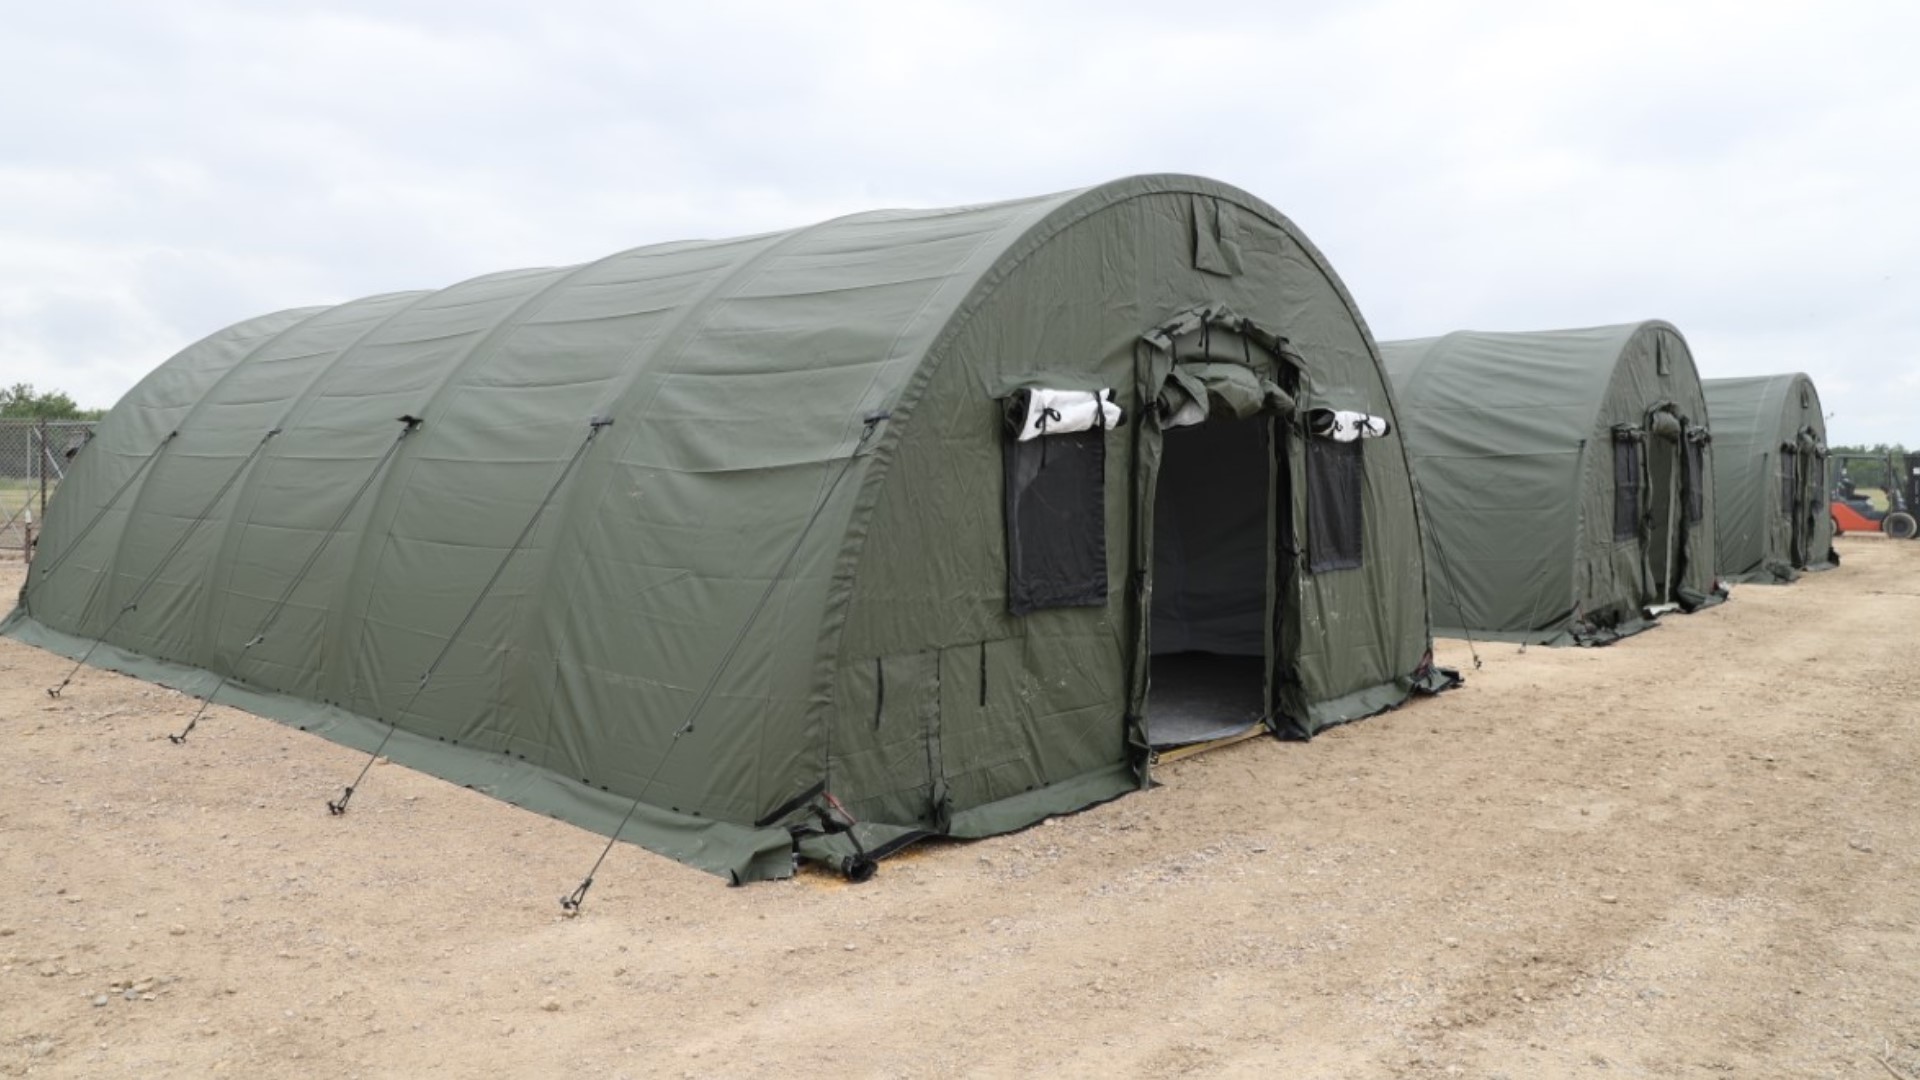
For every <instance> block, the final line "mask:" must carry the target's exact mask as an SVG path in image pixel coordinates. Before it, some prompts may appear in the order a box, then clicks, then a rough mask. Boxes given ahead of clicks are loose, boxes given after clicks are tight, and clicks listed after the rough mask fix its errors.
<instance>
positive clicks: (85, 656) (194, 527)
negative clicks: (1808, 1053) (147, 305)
mask: <svg viewBox="0 0 1920 1080" xmlns="http://www.w3.org/2000/svg"><path fill="white" fill-rule="evenodd" d="M278 434H280V429H279V428H274V429H273V430H271V431H269V432H267V433H266V434H265V435H262V436H261V437H260V441H259V442H257V443H255V444H254V445H253V449H252V450H251V451H249V452H248V454H247V456H246V457H244V458H242V459H241V460H240V464H239V466H238V467H237V468H235V469H234V470H233V474H232V475H230V476H228V477H227V482H226V483H224V484H221V485H220V490H218V491H216V492H214V493H213V498H211V499H208V500H207V505H206V506H204V507H202V508H201V510H200V513H199V515H198V516H196V517H195V518H194V519H193V520H192V521H191V522H188V523H187V527H186V530H185V531H184V532H182V533H181V534H180V538H179V539H177V540H175V541H174V542H173V546H172V547H170V548H168V549H167V553H166V554H165V555H162V556H161V557H160V561H159V562H157V563H155V564H154V566H153V569H152V570H151V571H150V572H148V574H147V577H146V580H144V581H142V582H141V583H140V587H139V588H138V589H135V590H134V593H133V599H131V600H129V601H127V604H126V606H125V607H123V608H121V609H120V612H119V614H117V615H115V616H114V617H113V621H112V622H110V623H108V624H107V628H106V629H105V630H102V631H100V633H99V635H98V636H96V637H95V638H94V639H93V642H92V643H91V644H89V645H88V646H87V651H86V652H84V653H82V654H81V655H80V659H79V660H77V661H75V662H74V665H73V670H72V671H69V672H67V677H66V678H64V679H61V680H60V685H59V686H49V687H47V696H48V697H55V698H57V697H59V696H60V691H62V690H65V689H66V688H67V686H68V684H70V683H72V682H73V677H74V676H75V675H78V674H79V673H80V669H81V668H82V667H85V666H86V663H87V661H88V660H90V659H92V658H93V650H95V649H97V648H99V647H100V643H101V642H102V641H105V640H106V639H107V638H109V637H111V636H113V631H114V628H115V627H117V626H119V625H120V620H121V619H124V618H126V617H127V613H128V612H130V611H132V610H134V609H135V608H138V607H139V606H140V598H141V597H143V596H145V595H147V590H148V589H150V588H152V587H153V583H154V582H156V581H158V580H160V572H161V571H162V570H165V569H166V568H167V564H168V563H170V562H172V561H173V557H174V556H175V555H178V554H180V549H181V548H184V547H186V546H187V541H188V540H190V539H192V538H193V534H194V533H195V532H198V531H199V529H200V525H201V523H202V522H204V521H206V520H207V517H208V516H209V515H211V514H212V513H213V509H214V507H216V506H219V505H220V500H222V499H224V498H226V497H227V492H228V491H229V490H231V489H232V488H233V485H234V482H235V481H237V480H239V479H240V475H241V474H242V473H244V472H246V471H247V466H249V465H251V464H253V459H254V458H257V457H259V456H260V451H262V450H264V449H266V447H267V443H269V442H271V441H272V440H273V437H274V436H275V435H278ZM168 438H169V439H171V438H172V436H171V435H169V436H168ZM158 452H159V451H157V450H156V451H155V453H158ZM149 460H151V459H149ZM116 497H118V496H117V493H116Z"/></svg>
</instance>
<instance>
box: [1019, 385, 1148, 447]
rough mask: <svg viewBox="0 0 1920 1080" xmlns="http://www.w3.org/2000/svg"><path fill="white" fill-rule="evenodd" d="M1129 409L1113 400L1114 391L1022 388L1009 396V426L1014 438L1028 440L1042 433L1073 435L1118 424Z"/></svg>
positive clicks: (1122, 420)
mask: <svg viewBox="0 0 1920 1080" xmlns="http://www.w3.org/2000/svg"><path fill="white" fill-rule="evenodd" d="M1126 415H1127V414H1126V410H1124V409H1122V408H1121V407H1120V406H1119V404H1118V403H1117V402H1115V401H1114V400H1113V391H1112V390H1110V389H1104V388H1103V389H1100V390H1048V389H1044V388H1040V387H1035V388H1032V389H1027V390H1021V391H1019V392H1018V393H1016V394H1014V395H1012V396H1011V397H1009V398H1008V399H1007V426H1008V427H1009V428H1011V429H1012V430H1013V433H1014V441H1016V442H1029V441H1031V440H1034V439H1037V438H1039V437H1041V436H1042V435H1070V434H1072V433H1074V432H1076V431H1089V430H1091V429H1093V428H1096V427H1098V428H1109V429H1110V428H1117V427H1119V426H1120V425H1121V423H1122V422H1124V421H1125V420H1126Z"/></svg>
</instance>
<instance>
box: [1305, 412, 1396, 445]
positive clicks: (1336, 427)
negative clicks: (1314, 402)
mask: <svg viewBox="0 0 1920 1080" xmlns="http://www.w3.org/2000/svg"><path fill="white" fill-rule="evenodd" d="M1307 430H1308V431H1310V432H1312V433H1313V434H1314V435H1317V436H1319V437H1320V438H1322V439H1332V440H1333V441H1334V442H1353V441H1354V440H1355V439H1377V438H1379V437H1380V436H1382V435H1385V434H1387V433H1388V432H1390V431H1392V430H1393V425H1392V424H1390V423H1388V422H1387V418H1386V417H1384V416H1374V415H1373V414H1371V413H1363V412H1352V411H1349V410H1346V409H1311V410H1309V411H1308V412H1307Z"/></svg>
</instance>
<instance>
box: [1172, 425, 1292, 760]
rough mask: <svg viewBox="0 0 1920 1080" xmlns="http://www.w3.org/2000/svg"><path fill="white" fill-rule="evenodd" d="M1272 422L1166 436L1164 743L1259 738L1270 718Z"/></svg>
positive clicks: (1188, 429) (1185, 429)
mask: <svg viewBox="0 0 1920 1080" xmlns="http://www.w3.org/2000/svg"><path fill="white" fill-rule="evenodd" d="M1272 428H1273V421H1271V420H1270V419H1268V418H1266V417H1264V416H1255V417H1251V418H1248V419H1243V420H1221V419H1214V420H1209V421H1207V422H1205V423H1201V424H1196V425H1194V426H1191V427H1181V428H1173V429H1170V430H1168V431H1167V432H1165V434H1164V436H1163V439H1164V441H1163V443H1162V456H1161V463H1160V469H1159V476H1158V481H1157V484H1156V485H1155V492H1154V505H1153V569H1152V574H1153V594H1152V595H1153V605H1152V611H1151V615H1150V618H1151V624H1150V636H1149V638H1148V640H1149V642H1150V643H1151V655H1150V658H1149V661H1148V662H1149V678H1150V682H1149V690H1148V697H1147V705H1146V724H1147V736H1148V739H1149V741H1150V742H1151V743H1152V744H1153V746H1154V747H1155V748H1156V749H1167V748H1172V747H1180V746H1191V745H1194V744H1201V743H1210V742H1214V741H1216V740H1220V739H1226V738H1232V737H1235V736H1239V735H1244V734H1249V733H1251V732H1253V731H1255V730H1257V729H1258V728H1259V726H1260V724H1261V722H1262V721H1263V720H1264V719H1265V718H1266V715H1267V704H1266V703H1267V700H1268V690H1269V684H1268V673H1269V672H1270V671H1271V670H1272V644H1271V635H1270V634H1269V633H1268V628H1269V627H1271V626H1274V625H1276V622H1275V620H1274V618H1273V611H1272V606H1271V597H1272V594H1273V590H1272V587H1271V584H1270V582H1271V580H1272V570H1273V566H1272V561H1271V558H1270V553H1271V552H1272V551H1273V543H1272V539H1271V537H1272V530H1273V528H1274V525H1273V520H1274V515H1273V509H1274V508H1273V491H1274V464H1273V452H1272V449H1271V446H1272V443H1271V439H1272Z"/></svg>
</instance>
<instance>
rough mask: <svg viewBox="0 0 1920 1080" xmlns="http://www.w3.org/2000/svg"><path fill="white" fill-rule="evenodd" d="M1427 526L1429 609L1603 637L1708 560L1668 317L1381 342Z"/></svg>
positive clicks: (1707, 584)
mask: <svg viewBox="0 0 1920 1080" xmlns="http://www.w3.org/2000/svg"><path fill="white" fill-rule="evenodd" d="M1380 348H1381V354H1382V356H1383V358H1384V359H1385V362H1386V365H1387V371H1388V373H1389V374H1390V376H1391V377H1392V379H1393V384H1394V390H1395V392H1396V395H1397V400H1398V402H1399V405H1400V419H1401V422H1402V424H1403V425H1404V426H1405V430H1406V438H1407V452H1408V454H1409V455H1410V456H1411V457H1412V458H1413V462H1414V475H1415V478H1416V480H1417V481H1418V484H1419V487H1420V494H1421V499H1422V501H1423V511H1424V513H1425V515H1426V526H1427V533H1426V537H1427V572H1428V575H1429V577H1430V578H1431V586H1430V588H1429V593H1430V595H1431V597H1432V602H1433V605H1434V610H1433V621H1434V625H1435V626H1436V627H1437V628H1439V629H1440V630H1441V632H1447V633H1453V634H1460V633H1473V634H1478V635H1482V636H1486V637H1492V638H1497V639H1502V640H1513V641H1534V642H1546V643H1553V644H1573V643H1579V644H1604V643H1606V642H1609V641H1613V640H1615V639H1617V638H1619V637H1622V636H1624V635H1626V634H1630V633H1634V632H1636V631H1638V630H1641V629H1645V628H1646V627H1647V626H1649V625H1651V621H1652V619H1653V618H1654V617H1655V616H1656V615H1657V614H1658V613H1659V612H1660V611H1662V610H1664V609H1666V608H1667V607H1669V606H1673V605H1677V606H1679V607H1680V608H1683V609H1686V610H1692V609H1694V608H1697V607H1699V606H1702V605H1705V604H1709V603H1714V602H1717V601H1718V600H1720V599H1723V598H1724V597H1725V592H1724V590H1723V589H1722V588H1721V587H1720V586H1719V584H1718V582H1717V581H1716V580H1715V577H1714V555H1713V514H1714V495H1713V484H1712V475H1711V473H1710V471H1709V469H1708V468H1707V467H1706V459H1707V457H1708V456H1709V455H1710V453H1711V450H1710V446H1709V442H1710V439H1709V435H1708V430H1707V426H1708V412H1707V408H1706V401H1705V399H1704V398H1703V396H1702V395H1701V391H1700V378H1699V376H1698V374H1696V372H1695V370H1694V366H1693V356H1692V354H1691V353H1690V352H1688V350H1687V343H1686V341H1685V339H1683V338H1682V337H1681V336H1680V332H1679V331H1678V330H1675V329H1674V328H1673V327H1672V326H1671V325H1669V324H1667V323H1664V322H1657V321H1655V322H1642V323H1633V324H1630V325H1626V326H1602V327H1595V328H1592V329H1584V330H1556V331H1544V332H1532V333H1478V332H1473V331H1461V332H1458V333H1452V334H1448V335H1446V336H1444V337H1437V338H1423V339H1419V340H1414V341H1395V342H1382V343H1381V346H1380Z"/></svg>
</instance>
